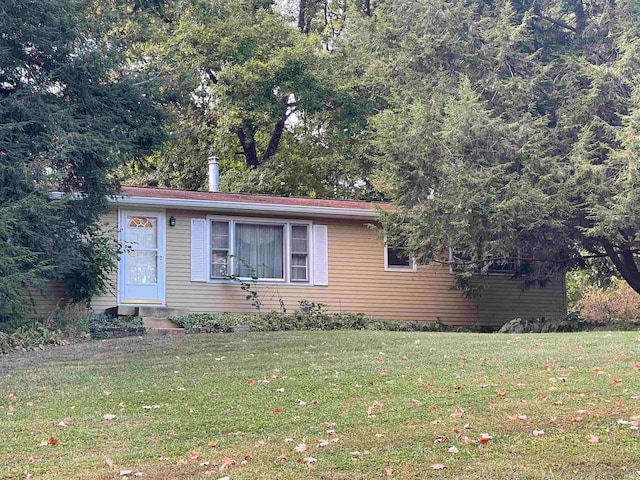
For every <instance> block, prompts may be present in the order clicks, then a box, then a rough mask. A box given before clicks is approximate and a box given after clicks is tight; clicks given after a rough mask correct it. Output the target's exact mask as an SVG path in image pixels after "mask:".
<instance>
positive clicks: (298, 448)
mask: <svg viewBox="0 0 640 480" xmlns="http://www.w3.org/2000/svg"><path fill="white" fill-rule="evenodd" d="M307 449H308V447H307V445H306V444H304V443H299V444H298V445H296V446H295V448H294V450H295V451H296V452H306V451H307Z"/></svg>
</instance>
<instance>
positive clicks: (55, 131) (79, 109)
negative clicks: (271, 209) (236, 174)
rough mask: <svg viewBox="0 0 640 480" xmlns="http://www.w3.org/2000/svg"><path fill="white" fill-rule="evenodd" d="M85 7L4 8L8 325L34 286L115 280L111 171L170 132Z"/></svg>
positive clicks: (2, 284) (0, 71) (1, 148)
mask: <svg viewBox="0 0 640 480" xmlns="http://www.w3.org/2000/svg"><path fill="white" fill-rule="evenodd" d="M85 4H86V2H83V1H81V0H5V1H3V2H2V4H0V32H2V33H1V34H0V119H1V120H0V122H1V123H0V186H1V188H0V323H3V322H6V321H9V320H16V321H18V320H20V319H23V318H25V316H26V315H27V314H28V313H29V310H30V308H29V303H28V299H26V298H25V297H24V293H25V290H26V289H27V288H28V287H39V288H44V287H45V282H46V280H49V279H67V280H68V286H69V294H70V295H71V296H73V297H79V298H80V297H86V296H88V295H90V294H91V293H94V292H95V291H96V290H98V289H100V288H103V287H104V286H105V285H104V280H103V279H104V277H103V275H102V270H101V269H102V268H103V267H107V266H108V265H109V263H110V262H109V259H110V258H113V257H112V255H110V253H109V248H108V245H107V244H106V243H105V241H104V239H103V238H102V237H101V236H100V233H99V231H98V227H97V226H96V224H95V221H96V218H97V215H98V213H99V212H101V211H102V210H103V209H104V207H105V205H106V201H107V195H109V194H112V193H113V192H114V185H113V184H112V182H111V181H110V179H109V172H110V170H111V169H113V168H115V167H116V166H117V165H118V163H119V162H120V161H122V159H123V158H131V157H136V156H142V155H145V154H148V153H149V152H150V151H151V149H152V148H153V147H154V146H155V145H156V144H157V141H158V140H159V139H160V138H161V137H162V130H161V123H162V122H161V117H160V116H159V114H158V112H157V111H156V110H155V108H154V107H153V105H152V103H151V101H150V100H149V99H148V98H146V97H145V96H144V95H143V94H142V92H140V91H139V90H138V89H136V88H134V87H133V86H132V84H131V82H130V81H128V80H127V79H126V78H124V76H123V75H122V73H121V71H120V70H119V69H118V68H117V67H118V66H119V65H120V64H119V60H120V53H121V52H120V51H119V49H118V45H117V43H114V42H109V43H106V42H103V41H102V38H101V31H100V29H99V28H97V27H96V26H95V25H91V24H90V23H89V22H88V21H87V16H86V15H85V13H86V12H85V10H84V8H85ZM53 191H57V192H61V193H63V194H69V195H63V196H59V197H53V196H52V192H53Z"/></svg>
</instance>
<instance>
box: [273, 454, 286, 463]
mask: <svg viewBox="0 0 640 480" xmlns="http://www.w3.org/2000/svg"><path fill="white" fill-rule="evenodd" d="M287 460H288V459H287V457H286V456H285V455H280V456H279V457H278V458H276V462H279V463H287Z"/></svg>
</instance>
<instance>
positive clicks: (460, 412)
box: [451, 407, 464, 418]
mask: <svg viewBox="0 0 640 480" xmlns="http://www.w3.org/2000/svg"><path fill="white" fill-rule="evenodd" d="M462 415H464V410H463V409H461V408H459V407H458V408H456V411H455V412H453V413H452V414H451V417H452V418H462Z"/></svg>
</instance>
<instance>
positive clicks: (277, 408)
mask: <svg viewBox="0 0 640 480" xmlns="http://www.w3.org/2000/svg"><path fill="white" fill-rule="evenodd" d="M271 413H275V414H278V413H282V409H281V408H279V407H276V408H274V409H273V410H271Z"/></svg>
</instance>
